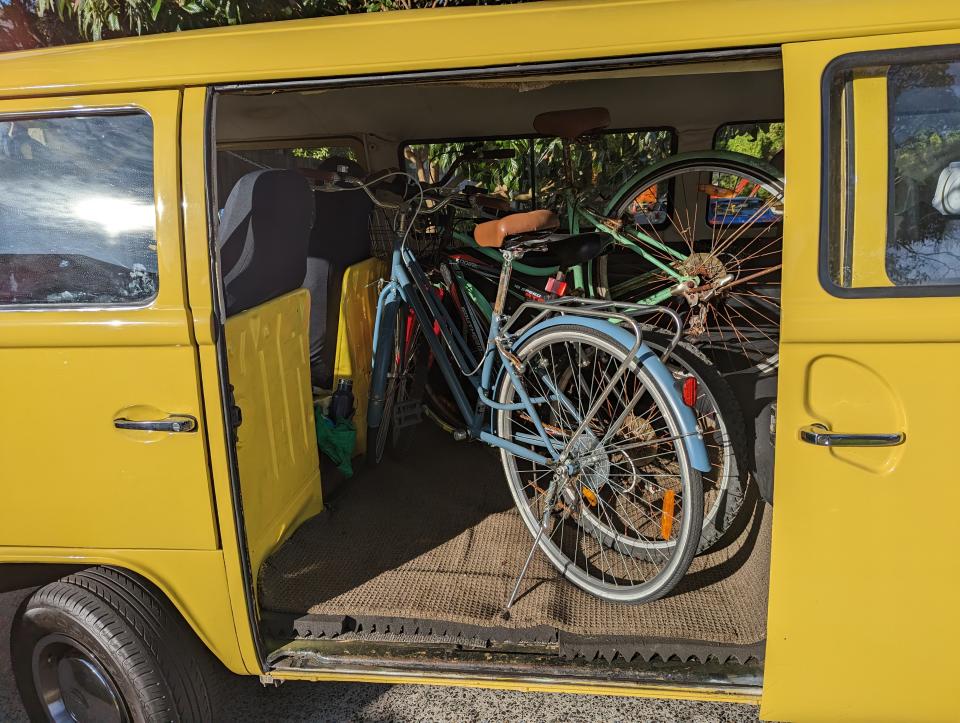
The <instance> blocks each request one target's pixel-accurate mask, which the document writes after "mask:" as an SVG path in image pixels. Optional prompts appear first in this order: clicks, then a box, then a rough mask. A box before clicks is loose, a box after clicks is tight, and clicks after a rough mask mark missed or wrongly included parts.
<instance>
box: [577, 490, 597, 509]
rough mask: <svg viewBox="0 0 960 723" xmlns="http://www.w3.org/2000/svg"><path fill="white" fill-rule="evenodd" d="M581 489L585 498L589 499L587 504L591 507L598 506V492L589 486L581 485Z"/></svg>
mask: <svg viewBox="0 0 960 723" xmlns="http://www.w3.org/2000/svg"><path fill="white" fill-rule="evenodd" d="M580 491H581V492H582V493H583V499H585V500H586V501H587V504H588V505H590V506H591V507H596V506H597V494H596V492H594V491H593V490H592V489H590V488H588V487H581V488H580Z"/></svg>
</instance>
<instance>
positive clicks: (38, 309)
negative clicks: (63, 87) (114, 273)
mask: <svg viewBox="0 0 960 723" xmlns="http://www.w3.org/2000/svg"><path fill="white" fill-rule="evenodd" d="M116 110H121V111H124V112H135V113H137V112H143V113H146V114H147V115H148V116H149V118H150V120H151V125H152V148H153V151H152V165H153V203H154V206H155V228H156V255H157V268H158V270H157V278H158V280H159V286H158V288H157V292H156V295H155V296H154V297H153V299H152V300H150V301H148V302H146V303H142V304H123V303H112V304H107V303H102V304H98V305H88V307H87V308H83V307H81V306H78V305H73V306H67V305H61V306H57V305H56V304H43V305H37V306H33V307H31V306H29V305H27V304H20V303H8V304H5V305H4V306H3V307H2V311H0V370H2V374H0V395H2V397H3V400H4V407H5V414H4V415H3V417H2V419H0V456H2V458H3V459H4V473H5V478H6V479H7V480H8V481H10V482H11V484H8V485H7V486H6V489H5V493H4V495H5V499H4V504H3V506H2V507H0V546H2V545H16V546H30V545H36V546H44V547H46V546H57V547H64V548H95V547H103V548H124V547H127V548H157V549H215V548H217V546H218V544H219V540H218V537H217V532H216V527H215V525H214V516H213V515H214V513H213V507H214V503H213V494H212V489H211V487H210V478H209V468H208V461H207V456H206V445H205V443H204V436H205V434H204V429H203V416H204V415H203V413H202V409H201V401H200V391H199V374H198V369H197V364H196V356H195V354H194V351H193V347H192V325H191V323H190V319H189V317H188V315H187V313H186V308H185V307H186V298H185V294H184V286H183V254H182V246H181V232H180V214H179V207H180V204H179V196H180V193H179V190H180V189H179V155H178V135H179V111H180V93H179V92H177V91H155V92H146V93H125V94H118V95H100V96H95V97H89V96H88V97H66V98H57V99H29V100H20V101H3V102H0V115H2V114H23V115H26V116H30V117H37V116H45V117H50V116H54V117H55V116H57V115H58V114H61V113H62V114H65V115H67V116H69V117H74V116H76V115H78V114H90V113H94V114H96V113H104V112H113V111H116ZM37 162H38V163H39V162H40V161H37ZM79 198H81V200H82V197H79ZM65 253H66V252H65ZM71 258H72V257H71ZM67 263H71V262H68V261H65V260H61V262H60V264H61V266H62V265H63V264H67ZM11 274H12V272H11ZM26 278H28V279H29V278H30V276H29V274H27V275H26ZM12 283H13V282H11V284H12ZM78 283H79V282H78ZM172 414H181V415H189V416H191V417H193V418H195V419H196V420H197V426H198V428H197V430H196V431H194V432H191V433H182V434H169V433H160V432H148V431H140V430H126V429H118V428H116V426H115V424H116V422H115V420H117V419H120V418H128V419H134V420H139V421H142V420H150V419H162V418H164V417H166V416H167V415H172ZM14 481H17V482H16V483H14ZM41 490H42V491H41ZM38 513H39V514H42V516H43V517H42V523H40V524H38V519H37V514H38ZM106 521H109V522H108V523H107V522H106Z"/></svg>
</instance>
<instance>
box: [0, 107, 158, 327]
mask: <svg viewBox="0 0 960 723" xmlns="http://www.w3.org/2000/svg"><path fill="white" fill-rule="evenodd" d="M99 116H146V117H147V119H148V120H149V121H150V154H151V169H150V170H151V175H152V178H151V187H152V195H153V199H152V200H153V206H154V211H153V213H154V225H153V233H154V239H153V242H154V244H155V245H156V246H157V250H156V251H155V254H156V258H157V278H156V288H155V290H154V292H153V295H152V296H150V297H148V298H145V299H138V300H137V301H135V302H129V303H125V302H120V301H118V302H103V301H95V302H81V303H77V304H66V303H59V302H58V303H50V304H43V303H38V302H32V303H29V304H11V303H0V313H8V312H19V311H25V312H43V311H111V310H119V309H122V310H138V309H147V308H150V307H151V306H153V305H154V304H155V303H156V302H157V300H158V299H159V298H160V266H161V263H160V251H159V244H160V242H159V239H158V236H159V235H160V234H159V231H160V228H159V227H160V224H159V219H158V218H157V209H156V205H157V169H156V165H157V164H156V161H155V159H156V151H157V142H156V141H157V123H156V119H155V118H154V117H153V115H151V113H150V112H149V111H148V110H147V109H146V108H144V107H142V106H139V105H111V106H104V107H97V108H80V109H77V108H58V109H53V110H37V111H23V112H14V113H0V123H6V122H16V121H18V120H35V119H42V120H51V119H57V118H90V117H99Z"/></svg>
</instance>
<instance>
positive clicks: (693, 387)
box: [680, 377, 697, 407]
mask: <svg viewBox="0 0 960 723" xmlns="http://www.w3.org/2000/svg"><path fill="white" fill-rule="evenodd" d="M680 393H681V396H682V397H683V403H684V404H686V405H687V406H688V407H693V405H695V404H696V403H697V378H696V377H687V378H686V379H684V380H683V384H682V385H681V387H680Z"/></svg>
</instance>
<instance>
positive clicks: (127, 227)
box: [0, 113, 158, 305]
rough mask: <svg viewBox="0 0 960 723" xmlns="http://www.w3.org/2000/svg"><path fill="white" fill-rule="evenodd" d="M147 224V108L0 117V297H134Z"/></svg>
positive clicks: (143, 264)
mask: <svg viewBox="0 0 960 723" xmlns="http://www.w3.org/2000/svg"><path fill="white" fill-rule="evenodd" d="M155 229H156V212H155V207H154V195H153V129H152V123H151V121H150V118H149V116H147V115H145V114H142V113H136V114H116V115H109V114H108V115H88V116H56V117H35V118H16V119H2V118H0V304H16V305H20V304H24V305H37V304H39V305H52V304H55V305H74V304H142V303H144V302H146V301H148V300H149V299H151V298H153V297H154V296H155V295H156V293H157V284H158V280H157V246H156V230H155Z"/></svg>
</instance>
